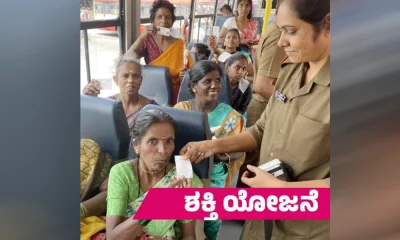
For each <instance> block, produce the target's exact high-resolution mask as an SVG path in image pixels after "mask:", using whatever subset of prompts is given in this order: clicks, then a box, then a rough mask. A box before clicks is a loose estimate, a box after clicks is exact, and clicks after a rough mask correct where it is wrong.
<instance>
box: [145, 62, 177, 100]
mask: <svg viewBox="0 0 400 240" xmlns="http://www.w3.org/2000/svg"><path fill="white" fill-rule="evenodd" d="M142 75H143V82H142V86H140V89H139V94H141V95H143V96H145V97H147V98H149V99H152V100H154V101H156V103H157V104H160V105H163V106H167V105H169V106H170V105H172V79H171V76H170V74H169V70H168V68H167V67H159V66H151V65H145V66H143V72H142Z"/></svg>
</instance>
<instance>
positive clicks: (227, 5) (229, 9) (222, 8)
mask: <svg viewBox="0 0 400 240" xmlns="http://www.w3.org/2000/svg"><path fill="white" fill-rule="evenodd" d="M219 10H220V11H221V12H223V11H224V10H227V11H229V12H233V10H232V8H231V6H229V4H224V5H223V6H222V7H221V8H220V9H219Z"/></svg>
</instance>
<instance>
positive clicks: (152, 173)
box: [138, 160, 163, 176]
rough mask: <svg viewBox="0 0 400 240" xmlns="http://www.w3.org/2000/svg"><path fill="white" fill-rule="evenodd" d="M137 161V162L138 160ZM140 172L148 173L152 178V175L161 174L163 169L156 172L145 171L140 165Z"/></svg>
mask: <svg viewBox="0 0 400 240" xmlns="http://www.w3.org/2000/svg"><path fill="white" fill-rule="evenodd" d="M138 161H139V160H138ZM140 170H142V171H143V172H145V173H150V174H151V175H153V176H154V174H156V173H159V172H161V171H162V170H163V169H160V170H157V171H147V170H146V169H144V168H143V166H142V165H140Z"/></svg>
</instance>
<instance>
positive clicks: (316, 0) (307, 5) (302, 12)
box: [276, 0, 331, 35]
mask: <svg viewBox="0 0 400 240" xmlns="http://www.w3.org/2000/svg"><path fill="white" fill-rule="evenodd" d="M287 1H289V0H279V1H278V4H277V9H276V14H278V11H279V6H280V5H282V3H283V2H287ZM290 6H291V8H292V9H293V11H294V12H295V14H296V15H297V17H298V18H299V19H301V20H303V21H305V22H307V23H309V24H311V25H312V26H313V29H314V32H315V33H316V35H317V34H318V33H320V32H321V29H322V27H323V22H324V19H325V17H326V15H327V14H328V13H330V12H331V10H330V1H329V0H295V1H293V0H290Z"/></svg>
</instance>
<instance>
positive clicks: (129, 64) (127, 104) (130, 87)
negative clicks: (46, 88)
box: [83, 57, 157, 128]
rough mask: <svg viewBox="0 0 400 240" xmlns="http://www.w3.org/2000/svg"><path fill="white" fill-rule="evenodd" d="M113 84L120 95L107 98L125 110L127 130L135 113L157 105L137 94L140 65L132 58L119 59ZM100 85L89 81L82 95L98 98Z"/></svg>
mask: <svg viewBox="0 0 400 240" xmlns="http://www.w3.org/2000/svg"><path fill="white" fill-rule="evenodd" d="M113 79H114V82H115V84H116V85H117V86H118V87H119V91H120V93H118V94H116V95H114V96H110V97H108V98H110V99H113V100H119V101H121V102H122V106H123V107H124V110H125V115H126V119H127V121H128V126H129V128H132V126H133V121H134V119H135V117H136V115H137V113H138V112H139V111H140V109H142V108H143V107H144V106H146V105H147V104H157V103H156V102H155V101H154V100H151V99H148V98H146V97H144V96H141V95H140V94H139V89H140V86H141V85H142V81H143V77H142V68H141V66H140V63H139V62H138V61H137V60H136V59H135V58H132V57H120V58H119V59H118V60H117V63H116V67H115V76H114V77H113ZM100 90H101V84H100V82H99V81H97V80H93V81H91V82H90V83H89V84H87V85H86V86H85V88H84V89H83V94H85V95H90V96H98V95H99V94H100Z"/></svg>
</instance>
